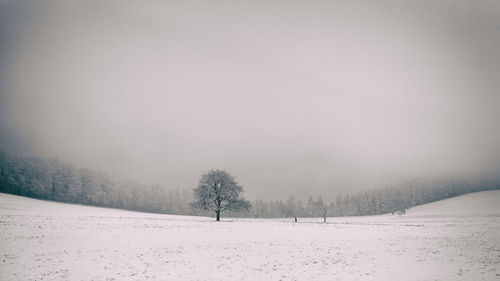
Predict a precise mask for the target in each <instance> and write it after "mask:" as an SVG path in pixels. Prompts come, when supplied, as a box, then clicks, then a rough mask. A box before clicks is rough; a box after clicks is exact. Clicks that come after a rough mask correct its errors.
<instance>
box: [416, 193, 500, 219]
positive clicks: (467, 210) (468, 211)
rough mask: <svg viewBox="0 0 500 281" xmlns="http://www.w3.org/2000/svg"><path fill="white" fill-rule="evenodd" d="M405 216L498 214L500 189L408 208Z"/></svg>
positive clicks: (499, 210) (499, 212)
mask: <svg viewBox="0 0 500 281" xmlns="http://www.w3.org/2000/svg"><path fill="white" fill-rule="evenodd" d="M406 216H418V217H435V216H448V217H453V216H460V217H463V216H500V190H490V191H481V192H474V193H468V194H464V195H460V196H457V197H452V198H448V199H444V200H440V201H436V202H432V203H428V204H424V205H421V206H415V207H413V208H411V209H408V210H407V212H406Z"/></svg>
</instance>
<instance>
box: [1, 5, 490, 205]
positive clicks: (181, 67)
mask: <svg viewBox="0 0 500 281" xmlns="http://www.w3.org/2000/svg"><path fill="white" fill-rule="evenodd" d="M0 3H1V4H0V149H1V150H3V151H5V152H8V153H11V154H22V155H38V156H43V157H58V158H59V159H61V160H65V161H70V162H72V163H74V164H76V165H79V166H84V167H88V168H92V169H95V170H101V171H105V172H107V173H109V174H110V175H112V176H113V177H115V178H118V179H128V178H132V179H137V180H139V181H141V182H144V183H148V184H161V185H163V186H165V187H169V188H193V187H195V186H196V184H197V181H198V179H199V177H200V174H201V173H202V172H203V171H207V170H208V169H211V168H224V169H227V171H229V172H230V173H231V174H232V175H234V176H235V177H236V178H237V180H238V181H239V182H240V183H241V184H242V185H243V186H244V188H245V190H246V194H247V195H248V197H250V198H252V199H254V198H259V197H260V198H272V199H277V198H281V199H284V198H286V197H287V196H288V195H295V196H297V197H305V196H307V195H309V194H311V195H313V196H317V195H320V194H323V196H324V197H328V196H334V195H335V194H336V193H349V192H356V191H358V190H360V189H365V188H375V187H380V186H384V185H389V184H397V183H399V182H401V181H405V180H408V179H412V178H434V177H481V176H488V175H495V174H496V175H498V174H500V82H499V80H500V2H498V1H494V0H492V1H399V0H398V1H396V0H395V1H384V0H383V1H351V0H349V1H347V0H346V1H291V0H288V1H250V0H249V1H12V2H11V1H0Z"/></svg>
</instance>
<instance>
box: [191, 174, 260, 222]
mask: <svg viewBox="0 0 500 281" xmlns="http://www.w3.org/2000/svg"><path fill="white" fill-rule="evenodd" d="M242 192H243V187H242V186H241V185H239V184H238V183H237V182H236V180H235V179H234V177H233V176H231V175H230V174H229V173H228V172H226V171H224V170H210V171H208V172H206V173H204V174H202V175H201V179H200V183H199V185H198V187H197V188H195V189H194V197H195V201H194V202H193V203H192V204H191V205H192V206H193V207H195V208H198V209H201V210H205V211H214V212H215V215H216V218H217V221H220V213H221V212H223V211H248V210H249V209H250V202H248V201H247V200H245V199H243V198H240V193H242Z"/></svg>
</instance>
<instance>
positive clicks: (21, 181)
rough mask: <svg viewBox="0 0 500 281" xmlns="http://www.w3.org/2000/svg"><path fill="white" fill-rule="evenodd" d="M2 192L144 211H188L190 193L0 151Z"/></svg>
mask: <svg viewBox="0 0 500 281" xmlns="http://www.w3.org/2000/svg"><path fill="white" fill-rule="evenodd" d="M0 192H4V193H10V194H15V195H21V196H27V197H32V198H38V199H45V200H53V201H59V202H67V203H77V204H84V205H92V206H100V207H110V208H119V209H127V210H135V211H143V212H155V213H168V214H189V213H191V208H190V207H189V202H190V201H191V193H190V192H189V191H187V190H166V189H163V188H161V187H160V186H158V185H144V184H141V183H139V182H136V181H115V180H113V179H111V178H110V177H109V176H108V175H107V174H105V173H102V172H97V171H93V170H90V169H86V168H77V167H75V166H73V165H72V164H71V163H67V162H61V161H59V160H58V159H50V160H46V159H42V158H39V157H15V156H14V157H11V156H8V155H7V154H5V153H3V152H0Z"/></svg>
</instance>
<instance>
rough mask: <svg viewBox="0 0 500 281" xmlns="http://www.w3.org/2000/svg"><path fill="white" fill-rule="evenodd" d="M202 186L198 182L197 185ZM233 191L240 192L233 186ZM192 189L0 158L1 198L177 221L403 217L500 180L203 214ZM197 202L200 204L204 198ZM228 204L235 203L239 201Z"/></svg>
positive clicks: (255, 204) (260, 203) (427, 184)
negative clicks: (403, 213)
mask: <svg viewBox="0 0 500 281" xmlns="http://www.w3.org/2000/svg"><path fill="white" fill-rule="evenodd" d="M204 177H205V178H206V177H208V176H207V174H204V175H203V177H202V179H203V178H204ZM230 178H232V177H230ZM205 181H206V182H208V183H211V182H212V181H207V180H205ZM205 181H203V182H201V181H200V184H201V183H205ZM232 181H234V178H232ZM200 186H202V187H203V186H204V185H200ZM235 186H236V187H239V188H241V186H239V185H237V184H236V185H235ZM193 188H194V187H193ZM193 188H190V189H179V190H167V189H165V188H163V187H161V186H158V185H145V184H141V183H139V182H137V181H116V180H114V179H112V178H111V177H109V176H108V175H107V174H105V173H103V172H98V171H94V170H90V169H86V168H80V167H76V166H74V165H72V164H71V163H68V162H61V161H59V160H57V159H51V160H47V159H43V158H39V157H16V156H9V155H7V154H5V153H3V152H0V192H5V193H10V194H15V195H21V196H27V197H32V198H39V199H45V200H53V201H60V202H68V203H78V204H85V205H92V206H102V207H112V208H120V209H127V210H135V211H144V212H155V213H166V214H179V215H208V216H211V215H213V211H214V210H221V211H224V210H229V211H228V212H226V213H225V214H227V215H229V216H234V217H261V218H262V217H268V218H272V217H321V216H324V215H326V216H363V215H376V214H383V213H391V212H397V211H402V210H404V209H406V208H409V207H412V206H415V205H420V204H424V203H428V202H432V201H437V200H441V199H444V198H448V197H453V196H457V195H461V194H464V193H468V192H474V191H481V190H491V189H500V179H498V178H497V179H496V180H495V179H482V180H475V181H456V180H434V181H429V180H425V181H424V180H422V181H414V182H407V183H404V184H400V185H396V186H393V187H386V188H379V189H372V190H369V191H363V192H359V193H356V194H355V193H352V194H347V195H345V196H344V195H341V194H339V195H338V196H337V198H336V200H335V201H331V202H329V201H326V200H324V199H323V198H321V197H319V198H313V197H312V196H310V197H309V199H308V200H302V199H296V198H295V197H293V196H289V195H288V197H287V198H283V199H281V200H267V199H265V198H264V200H262V199H259V200H254V201H252V202H251V206H247V204H248V203H247V202H246V201H244V200H239V201H241V202H242V203H244V204H243V205H241V204H240V203H238V204H237V206H236V205H234V206H231V207H228V208H225V207H224V206H222V207H221V206H215V205H207V206H209V207H210V208H205V209H206V210H207V211H203V210H199V209H197V208H192V206H191V204H190V203H191V202H192V201H193V199H194V198H193V193H192V191H193ZM198 189H199V188H198ZM238 190H239V189H237V191H238ZM239 192H241V191H239ZM197 198H198V199H203V198H205V196H201V197H199V196H198V197H197ZM231 198H232V199H238V196H233V197H231ZM232 199H231V200H232ZM197 202H198V201H197ZM198 205H199V204H198ZM240 206H243V208H241V209H245V211H241V212H231V211H230V210H236V209H240V208H239V207H240ZM247 210H249V211H247Z"/></svg>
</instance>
